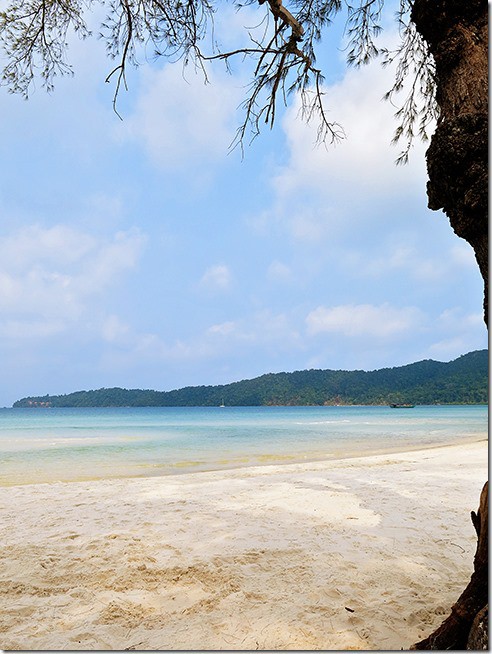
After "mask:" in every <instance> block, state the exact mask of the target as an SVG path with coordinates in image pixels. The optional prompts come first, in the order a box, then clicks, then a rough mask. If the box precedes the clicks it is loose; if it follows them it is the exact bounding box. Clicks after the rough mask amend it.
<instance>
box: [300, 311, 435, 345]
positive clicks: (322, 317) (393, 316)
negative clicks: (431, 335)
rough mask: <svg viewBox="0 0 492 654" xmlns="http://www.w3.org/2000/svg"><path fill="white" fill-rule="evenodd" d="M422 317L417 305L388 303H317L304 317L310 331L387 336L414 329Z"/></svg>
mask: <svg viewBox="0 0 492 654" xmlns="http://www.w3.org/2000/svg"><path fill="white" fill-rule="evenodd" d="M421 320H422V314H421V312H420V310H419V309H417V308H416V307H404V308H401V309H399V308H395V307H391V306H389V305H388V304H383V305H380V306H374V305H371V304H358V305H354V304H345V305H339V306H335V307H324V306H320V307H318V308H317V309H314V311H311V312H310V313H309V314H308V316H307V317H306V325H307V331H308V334H309V335H315V334H321V333H332V334H340V335H342V336H348V337H356V338H358V337H361V336H362V337H378V338H389V337H392V336H400V335H402V334H405V333H406V332H409V331H411V330H414V329H415V328H416V327H417V326H418V325H419V323H420V322H421Z"/></svg>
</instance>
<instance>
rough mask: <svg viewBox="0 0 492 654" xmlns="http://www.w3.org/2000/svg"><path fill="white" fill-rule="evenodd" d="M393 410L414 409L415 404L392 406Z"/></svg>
mask: <svg viewBox="0 0 492 654" xmlns="http://www.w3.org/2000/svg"><path fill="white" fill-rule="evenodd" d="M390 407H391V408H392V409H413V408H414V407H415V404H390Z"/></svg>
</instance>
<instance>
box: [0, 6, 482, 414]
mask: <svg viewBox="0 0 492 654" xmlns="http://www.w3.org/2000/svg"><path fill="white" fill-rule="evenodd" d="M252 11H253V10H252V9H251V8H246V9H245V12H246V13H245V14H244V18H243V16H242V14H241V12H239V13H235V12H233V11H232V9H226V10H225V11H224V13H223V14H221V16H220V18H219V27H220V28H221V29H222V30H223V32H222V34H224V35H225V36H224V37H223V38H224V40H225V45H226V46H227V45H228V43H231V44H234V43H235V39H237V38H241V37H240V35H241V34H242V26H243V24H248V21H251V20H252V16H251V15H250V14H251V12H252ZM248 12H249V14H248ZM388 20H389V19H388ZM249 24H251V22H250V23H249ZM389 25H390V24H389ZM392 29H393V28H392V27H391V26H390V27H389V29H387V30H386V32H385V35H386V36H385V37H384V38H387V39H389V40H390V41H391V39H394V38H395V37H394V34H393V33H392ZM339 37H340V30H338V31H337V29H334V30H333V32H332V33H331V34H329V35H328V36H327V37H326V38H325V39H324V41H323V44H322V46H321V50H320V62H321V66H322V67H323V70H324V72H325V75H326V83H325V88H324V91H325V96H324V98H325V106H326V107H327V110H328V111H329V115H330V117H333V120H336V121H338V122H339V123H341V124H342V125H343V128H344V130H345V133H346V135H347V138H346V139H345V140H344V141H342V142H341V143H339V144H337V145H335V146H327V147H323V146H321V147H320V146H316V145H315V138H316V126H315V125H310V126H309V125H306V124H305V123H303V121H302V120H301V119H300V118H299V113H298V109H299V105H298V101H297V99H296V98H292V101H291V104H290V106H289V107H287V108H286V110H285V111H283V112H281V113H280V115H279V117H278V120H277V124H276V125H275V127H274V129H273V130H269V129H267V128H265V129H264V130H263V132H262V133H261V135H260V136H259V137H258V138H257V139H256V140H254V141H253V143H252V144H249V141H248V142H246V144H245V148H244V153H243V154H242V153H241V150H240V149H235V150H232V151H231V150H230V147H229V146H230V144H231V142H232V141H233V139H234V136H235V132H236V129H237V127H238V126H239V125H240V123H241V120H242V118H243V115H242V112H241V109H240V104H241V102H242V100H243V99H244V97H245V85H246V83H247V77H246V73H245V71H244V69H242V68H241V66H236V67H235V69H234V73H233V74H232V75H229V74H228V73H227V72H226V71H225V70H224V67H223V65H222V64H221V63H220V62H216V63H214V64H213V65H212V66H211V67H210V68H209V78H210V84H208V85H205V84H204V83H203V79H202V78H201V77H200V76H199V75H196V74H195V72H194V71H193V70H190V69H188V70H187V71H186V72H185V73H184V74H183V69H182V67H181V65H180V64H168V63H166V62H165V61H163V60H158V61H152V62H146V63H145V62H144V63H143V64H142V65H141V66H140V67H139V68H138V69H136V70H132V71H131V72H130V74H129V90H128V91H123V92H122V94H121V95H120V99H119V105H118V108H119V113H120V114H121V117H122V120H121V119H120V118H119V117H118V116H117V115H116V114H115V113H114V111H113V107H112V94H113V91H114V89H113V88H111V87H110V85H108V84H105V81H104V80H105V77H106V75H107V73H108V72H109V71H110V70H111V68H112V62H110V61H108V60H107V59H106V58H105V55H104V48H103V45H102V43H101V42H99V41H94V40H86V41H79V40H77V39H76V38H75V39H72V40H71V50H70V59H71V63H72V64H73V67H74V70H75V76H74V77H67V78H62V79H59V80H58V81H57V83H56V86H55V91H54V92H52V93H49V94H48V93H46V92H45V90H44V89H42V88H41V86H40V84H39V83H38V84H37V85H36V88H34V89H33V91H32V93H31V95H30V98H29V100H27V101H26V100H24V99H22V98H21V97H18V96H15V95H11V94H9V93H8V92H7V90H6V89H5V88H0V112H1V115H2V138H1V139H0V166H1V170H0V180H1V181H0V361H1V368H2V375H1V378H0V406H10V405H11V404H12V403H13V402H14V401H15V400H16V399H19V398H21V397H25V396H33V395H44V394H61V393H70V392H73V391H76V390H82V389H86V390H88V389H95V388H101V387H113V386H121V387H125V388H152V389H156V390H171V389H174V388H181V387H183V386H193V385H202V384H223V383H229V382H233V381H237V380H240V379H246V378H252V377H255V376H258V375H261V374H263V373H268V372H280V371H293V370H303V369H308V368H323V369H327V368H329V369H346V370H354V369H364V370H374V369H378V368H383V367H392V366H398V365H404V364H408V363H412V362H414V361H420V360H422V359H429V358H431V359H435V360H439V361H449V360H452V359H454V358H456V357H458V356H460V355H462V354H465V353H467V352H469V351H472V350H476V349H482V348H485V347H487V333H486V330H485V327H484V323H483V319H482V281H481V278H480V274H479V271H478V267H477V265H476V263H475V259H474V256H473V252H472V250H471V248H470V246H469V245H468V244H467V243H466V242H465V241H463V240H461V239H459V238H458V237H457V236H455V235H454V233H453V232H452V230H451V228H450V226H449V223H448V219H447V218H446V216H445V215H444V214H443V213H442V212H432V211H430V210H428V209H427V202H426V194H425V185H426V171H425V149H426V145H425V144H422V143H415V144H414V147H413V148H412V151H411V155H410V162H409V164H408V165H406V166H396V165H395V160H396V158H397V156H398V154H399V150H398V147H396V148H395V146H392V145H391V143H390V142H391V138H392V135H393V132H394V130H395V128H396V123H395V119H394V117H393V114H394V111H395V109H394V107H392V106H391V105H390V104H389V103H387V102H383V101H382V100H381V98H382V96H383V94H384V93H385V92H386V91H387V90H388V89H389V88H390V87H391V71H390V70H388V69H383V68H381V67H380V66H379V65H378V64H375V65H373V64H371V65H369V66H367V67H364V68H363V69H361V70H355V69H347V68H346V66H345V64H344V53H343V52H342V49H341V41H340V39H339Z"/></svg>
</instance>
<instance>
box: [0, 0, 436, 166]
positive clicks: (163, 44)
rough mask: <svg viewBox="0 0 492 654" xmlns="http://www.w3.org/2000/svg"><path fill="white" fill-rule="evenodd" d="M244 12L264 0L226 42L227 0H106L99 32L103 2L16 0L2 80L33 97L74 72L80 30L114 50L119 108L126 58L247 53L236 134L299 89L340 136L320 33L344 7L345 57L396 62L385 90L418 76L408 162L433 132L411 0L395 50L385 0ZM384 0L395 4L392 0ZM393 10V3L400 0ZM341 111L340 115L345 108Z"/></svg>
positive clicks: (411, 100) (408, 102) (308, 107)
mask: <svg viewBox="0 0 492 654" xmlns="http://www.w3.org/2000/svg"><path fill="white" fill-rule="evenodd" d="M231 3H232V4H233V5H234V7H235V8H236V9H237V10H238V11H240V10H241V9H244V8H245V7H248V6H251V5H255V6H257V5H260V6H261V8H260V11H261V15H260V16H259V19H258V24H257V25H255V26H253V27H245V28H244V35H243V36H244V38H243V39H242V40H241V42H240V43H238V45H237V47H236V48H234V49H232V50H227V51H223V50H222V48H221V46H220V42H221V34H220V33H217V32H216V28H215V23H216V21H215V17H216V16H217V15H218V14H219V13H220V12H221V11H223V9H224V6H225V4H224V3H223V2H220V1H219V0H178V1H177V2H169V1H168V0H165V1H164V2H163V1H162V0H111V2H109V3H104V2H101V3H100V5H101V6H102V7H103V8H104V10H105V11H106V16H105V18H104V19H103V20H102V21H101V24H100V25H99V26H98V30H97V33H94V32H93V31H91V29H90V28H89V25H88V19H87V16H88V14H89V11H91V12H94V10H95V9H96V8H97V3H96V2H93V1H86V2H83V1H81V0H63V1H54V2H52V1H50V0H13V2H11V3H10V5H9V6H8V7H7V8H6V9H5V10H4V11H2V12H0V44H1V46H2V48H3V50H4V53H5V55H6V64H5V66H4V68H3V72H2V81H3V84H4V85H6V86H7V87H8V88H9V90H10V91H12V92H15V93H21V94H22V95H24V96H26V97H27V96H28V94H29V91H30V88H31V86H32V84H33V82H34V80H35V79H37V78H38V79H41V81H42V84H43V85H44V86H45V87H46V88H47V89H48V90H52V89H53V87H54V82H55V79H56V77H57V76H59V75H67V74H72V73H73V70H72V67H71V65H70V59H69V52H68V50H69V48H68V41H69V37H70V34H72V33H75V34H77V35H78V36H80V37H81V38H82V39H87V38H89V37H92V36H96V37H97V38H100V39H102V40H103V41H104V43H105V46H106V51H107V54H108V57H109V58H110V59H111V60H113V65H112V66H108V70H107V75H106V81H107V82H109V83H112V84H113V85H114V107H115V110H116V111H117V100H118V94H119V92H120V90H121V88H122V86H123V87H126V85H127V69H128V66H131V65H135V66H136V65H138V63H139V61H141V60H142V58H144V57H145V56H147V55H148V54H149V53H151V56H152V57H157V58H164V59H165V60H167V61H171V62H176V61H179V60H181V61H182V62H183V63H184V64H191V65H193V66H195V67H197V68H199V69H200V70H201V71H202V72H203V75H204V79H205V80H207V65H210V62H211V60H223V61H224V62H225V63H226V65H227V66H228V67H229V64H230V62H231V60H232V59H235V58H241V61H242V60H243V59H248V60H249V61H250V70H251V79H250V84H249V88H248V90H247V92H246V97H245V100H244V104H243V110H244V113H243V122H242V124H241V125H240V127H239V129H238V132H237V142H238V143H241V144H242V143H243V139H244V138H245V137H246V136H247V135H252V136H253V137H254V136H256V135H257V134H258V133H259V131H260V129H261V126H262V125H264V124H266V125H269V126H273V124H274V122H275V118H276V116H277V108H278V104H279V102H280V103H287V101H288V96H289V95H291V94H293V93H299V94H300V96H301V98H302V108H303V109H302V111H303V116H304V118H305V119H306V120H315V121H317V125H318V127H319V132H318V137H319V139H320V140H321V141H325V140H328V141H336V140H338V139H340V138H343V136H344V132H343V127H342V126H341V125H340V124H339V123H338V122H336V121H332V120H330V118H329V117H328V112H327V109H328V108H327V107H325V106H324V103H323V79H324V77H323V73H322V71H321V69H320V68H318V67H317V65H316V60H317V54H318V50H319V48H320V47H321V45H320V41H321V39H322V36H323V34H324V33H325V30H326V28H327V27H328V26H329V25H330V23H331V22H332V20H333V19H334V18H335V17H336V16H337V15H338V14H340V15H341V16H342V15H343V17H344V19H345V36H346V59H347V63H348V65H353V66H361V65H363V64H365V63H367V62H368V61H369V60H371V59H373V58H374V57H378V56H379V57H381V61H382V63H383V65H387V64H389V63H391V62H393V61H395V62H397V67H396V77H395V80H394V85H393V87H392V88H391V89H389V90H388V93H387V96H386V97H387V99H389V100H391V101H392V102H394V103H396V96H397V94H398V93H399V92H401V91H402V90H403V88H404V82H405V80H406V79H407V78H408V79H411V83H410V84H409V85H408V86H407V87H406V90H405V93H404V94H403V96H402V98H401V101H400V102H399V105H397V106H398V108H397V111H396V116H397V121H398V122H397V127H396V131H395V141H398V140H400V139H403V140H404V141H405V142H406V146H405V148H404V151H403V153H402V155H401V157H400V161H404V160H405V159H406V157H407V155H408V150H409V147H410V144H411V142H412V139H413V138H414V136H415V135H417V134H418V135H419V136H420V137H422V138H424V139H426V138H427V128H428V126H429V124H430V123H431V121H432V120H433V119H435V118H436V116H437V105H436V102H435V84H434V65H433V58H432V55H431V54H430V53H429V49H428V47H427V45H426V42H425V41H424V39H423V38H422V36H421V35H420V34H419V32H418V31H417V30H416V28H415V25H414V23H413V22H412V21H411V19H410V13H411V9H412V4H413V3H412V1H411V0H400V2H399V4H398V5H396V7H397V11H396V16H395V20H396V23H397V25H398V29H399V31H400V36H401V41H400V44H399V45H398V46H397V48H396V49H395V50H394V51H389V50H388V49H385V48H381V47H380V46H379V45H378V43H377V37H378V36H379V34H380V33H381V29H382V28H381V20H382V14H383V9H384V8H385V0H360V2H359V3H357V4H355V3H354V4H353V3H352V2H348V1H345V2H342V0H292V2H289V9H288V8H287V7H286V6H285V5H284V4H283V3H282V0H258V3H256V0H246V1H245V2H242V1H241V0H231ZM386 4H387V5H390V7H389V9H391V8H392V5H391V3H390V2H388V0H386ZM393 9H394V6H393ZM341 119H343V117H341Z"/></svg>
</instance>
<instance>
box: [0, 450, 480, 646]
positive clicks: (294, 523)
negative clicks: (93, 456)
mask: <svg viewBox="0 0 492 654" xmlns="http://www.w3.org/2000/svg"><path fill="white" fill-rule="evenodd" d="M487 467H488V461H487V442H486V441H483V440H481V441H478V442H477V441H475V442H472V443H461V444H454V445H444V446H438V447H434V448H426V449H420V450H413V451H403V452H392V453H388V454H377V455H374V454H373V455H370V456H359V457H353V458H346V459H328V460H324V461H313V462H297V463H288V464H283V465H271V464H270V465H261V466H256V467H244V468H235V469H228V470H219V471H210V472H195V473H189V472H188V473H183V474H178V475H168V476H160V477H140V478H119V479H103V480H97V481H79V482H70V483H66V482H52V483H45V484H32V485H19V486H11V487H2V488H0V520H1V521H2V524H3V525H4V533H5V538H4V539H3V542H2V544H1V547H0V549H1V556H2V560H3V561H5V565H4V567H3V570H2V572H1V573H0V607H1V609H2V611H1V612H0V634H1V636H0V648H2V649H17V650H43V649H51V650H53V649H54V650H77V649H93V650H96V649H115V650H124V649H136V650H146V649H150V650H157V649H175V650H178V649H182V650H183V649H184V650H190V649H198V650H204V649H224V650H231V649H239V650H248V651H249V650H255V649H273V650H275V649H279V650H281V649H295V650H302V649H320V650H343V649H366V650H388V649H397V650H398V649H400V648H403V649H408V648H409V647H410V645H411V644H412V643H413V642H415V641H417V640H419V638H421V637H423V636H425V635H427V634H428V633H430V632H431V631H432V629H433V628H434V627H436V626H437V625H438V624H440V622H442V620H443V619H444V617H445V615H446V613H448V612H449V609H450V607H451V604H452V603H454V601H456V599H457V597H458V595H459V594H460V592H461V590H462V589H463V588H464V586H465V585H466V583H467V581H468V579H469V576H470V574H471V571H472V563H473V554H474V548H475V543H476V537H475V533H474V529H473V526H472V524H471V520H470V518H469V514H470V510H476V509H477V506H478V500H479V494H480V490H481V488H482V486H483V483H484V481H485V479H486V477H487Z"/></svg>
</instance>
